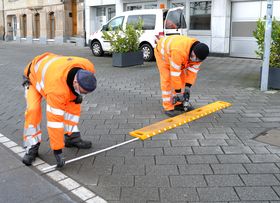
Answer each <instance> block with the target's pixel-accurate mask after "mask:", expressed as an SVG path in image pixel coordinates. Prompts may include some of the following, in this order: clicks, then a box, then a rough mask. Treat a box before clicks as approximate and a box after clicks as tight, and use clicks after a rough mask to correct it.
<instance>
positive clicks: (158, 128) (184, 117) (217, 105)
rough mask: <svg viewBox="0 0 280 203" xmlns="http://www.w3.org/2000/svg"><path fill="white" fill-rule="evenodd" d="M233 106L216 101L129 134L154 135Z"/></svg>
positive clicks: (134, 135)
mask: <svg viewBox="0 0 280 203" xmlns="http://www.w3.org/2000/svg"><path fill="white" fill-rule="evenodd" d="M229 106H231V104H230V103H228V102H224V101H216V102H213V103H211V104H208V105H205V106H202V107H200V108H197V109H195V110H192V111H189V112H186V113H183V114H181V115H178V116H175V117H173V118H168V119H165V120H163V121H160V122H157V123H154V124H152V125H149V126H146V127H144V128H141V129H138V130H135V131H131V132H130V133H129V134H130V135H131V136H133V137H138V138H140V139H141V140H145V139H147V138H150V137H153V136H155V135H157V134H159V133H162V132H165V131H167V130H170V129H172V128H176V127H177V126H181V125H183V124H186V123H188V122H191V121H193V120H197V119H199V118H202V117H204V116H207V115H209V114H211V113H214V112H216V111H218V110H221V109H224V108H227V107H229Z"/></svg>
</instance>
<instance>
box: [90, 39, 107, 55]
mask: <svg viewBox="0 0 280 203" xmlns="http://www.w3.org/2000/svg"><path fill="white" fill-rule="evenodd" d="M91 51H92V54H93V55H94V56H102V55H103V53H104V52H103V49H102V46H101V44H100V43H99V42H98V41H94V42H92V44H91Z"/></svg>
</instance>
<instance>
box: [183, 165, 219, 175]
mask: <svg viewBox="0 0 280 203" xmlns="http://www.w3.org/2000/svg"><path fill="white" fill-rule="evenodd" d="M179 171H180V174H181V175H186V174H190V175H191V174H192V175H194V174H213V171H212V169H211V167H210V165H209V164H187V165H179Z"/></svg>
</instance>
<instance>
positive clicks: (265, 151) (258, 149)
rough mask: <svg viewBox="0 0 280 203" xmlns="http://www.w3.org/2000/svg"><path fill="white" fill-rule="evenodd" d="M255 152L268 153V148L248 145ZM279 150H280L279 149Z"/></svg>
mask: <svg viewBox="0 0 280 203" xmlns="http://www.w3.org/2000/svg"><path fill="white" fill-rule="evenodd" d="M250 148H251V149H252V151H253V152H254V153H255V154H269V153H270V152H269V150H268V149H267V148H265V147H263V146H259V147H257V146H254V147H250ZM279 152H280V151H279Z"/></svg>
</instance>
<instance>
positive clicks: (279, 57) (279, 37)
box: [253, 18, 280, 68]
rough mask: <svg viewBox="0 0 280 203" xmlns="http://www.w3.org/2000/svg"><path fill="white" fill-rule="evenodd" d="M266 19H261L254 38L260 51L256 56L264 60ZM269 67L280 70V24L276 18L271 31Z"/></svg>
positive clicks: (254, 32)
mask: <svg viewBox="0 0 280 203" xmlns="http://www.w3.org/2000/svg"><path fill="white" fill-rule="evenodd" d="M264 34H265V19H264V20H262V19H259V20H258V22H257V28H256V30H255V31H253V36H254V37H255V38H256V39H257V44H258V50H257V51H256V54H257V55H258V56H259V57H261V59H263V54H264ZM269 66H270V67H275V68H280V22H279V21H276V19H275V18H274V19H273V21H272V31H271V48H270V60H269Z"/></svg>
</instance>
